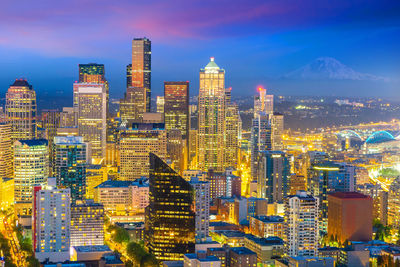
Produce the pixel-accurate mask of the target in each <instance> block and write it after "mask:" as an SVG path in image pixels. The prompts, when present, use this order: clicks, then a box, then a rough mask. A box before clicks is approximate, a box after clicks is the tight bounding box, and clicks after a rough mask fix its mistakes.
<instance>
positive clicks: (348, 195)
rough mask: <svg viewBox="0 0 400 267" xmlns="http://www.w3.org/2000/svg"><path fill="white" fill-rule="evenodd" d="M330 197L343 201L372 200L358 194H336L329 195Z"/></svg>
mask: <svg viewBox="0 0 400 267" xmlns="http://www.w3.org/2000/svg"><path fill="white" fill-rule="evenodd" d="M329 196H330V197H335V198H341V199H367V198H370V197H369V196H366V195H364V194H361V193H358V192H336V193H332V194H330V195H329Z"/></svg>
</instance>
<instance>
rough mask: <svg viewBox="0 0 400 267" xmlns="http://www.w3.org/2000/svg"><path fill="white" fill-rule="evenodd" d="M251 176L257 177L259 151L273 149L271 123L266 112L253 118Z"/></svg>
mask: <svg viewBox="0 0 400 267" xmlns="http://www.w3.org/2000/svg"><path fill="white" fill-rule="evenodd" d="M250 145H251V176H252V177H253V179H255V178H256V177H257V170H258V166H257V164H258V162H257V155H258V152H259V151H267V150H271V149H272V140H271V124H270V120H269V117H268V115H266V114H265V113H264V112H260V113H258V114H257V115H256V116H255V118H254V119H253V120H252V126H251V140H250Z"/></svg>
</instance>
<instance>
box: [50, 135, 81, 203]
mask: <svg viewBox="0 0 400 267" xmlns="http://www.w3.org/2000/svg"><path fill="white" fill-rule="evenodd" d="M86 149H87V146H86V143H84V142H83V137H81V136H56V137H55V138H54V145H53V150H54V159H53V164H52V165H53V175H54V176H55V177H56V179H57V185H58V186H64V187H68V188H70V189H71V200H72V202H75V201H76V200H82V199H84V197H85V194H86V160H87V159H86V156H87V155H86Z"/></svg>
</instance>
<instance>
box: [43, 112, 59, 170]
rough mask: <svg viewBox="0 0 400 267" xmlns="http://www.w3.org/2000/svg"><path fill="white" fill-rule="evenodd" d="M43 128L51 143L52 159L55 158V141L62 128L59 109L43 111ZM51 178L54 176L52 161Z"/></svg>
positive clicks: (50, 152)
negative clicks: (60, 127)
mask: <svg viewBox="0 0 400 267" xmlns="http://www.w3.org/2000/svg"><path fill="white" fill-rule="evenodd" d="M41 120H42V127H43V128H44V129H45V138H46V139H47V140H48V141H49V154H50V159H52V158H53V149H52V147H53V141H54V137H55V136H56V135H57V129H58V128H59V126H60V112H59V111H58V110H57V109H45V110H42V116H41ZM50 176H52V162H51V161H50Z"/></svg>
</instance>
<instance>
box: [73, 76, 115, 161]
mask: <svg viewBox="0 0 400 267" xmlns="http://www.w3.org/2000/svg"><path fill="white" fill-rule="evenodd" d="M75 88H76V90H75ZM74 95H76V101H77V103H76V107H77V109H78V131H79V135H80V136H82V137H83V140H84V141H85V142H88V143H89V144H90V147H91V151H92V155H91V156H92V160H95V161H101V160H102V159H103V158H104V157H105V155H106V141H107V140H106V132H107V117H106V115H107V93H106V86H105V84H97V83H96V84H95V83H75V84H74ZM74 97H75V96H74Z"/></svg>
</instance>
